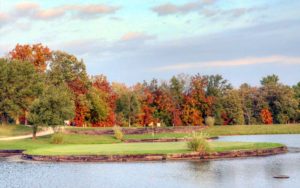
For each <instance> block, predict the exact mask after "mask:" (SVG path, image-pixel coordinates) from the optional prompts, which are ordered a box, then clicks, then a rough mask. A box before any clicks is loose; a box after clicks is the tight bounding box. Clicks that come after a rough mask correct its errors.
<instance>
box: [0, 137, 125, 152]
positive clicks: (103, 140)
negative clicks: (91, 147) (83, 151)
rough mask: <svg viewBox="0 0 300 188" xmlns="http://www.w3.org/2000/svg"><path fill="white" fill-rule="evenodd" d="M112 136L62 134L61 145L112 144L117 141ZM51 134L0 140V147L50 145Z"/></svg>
mask: <svg viewBox="0 0 300 188" xmlns="http://www.w3.org/2000/svg"><path fill="white" fill-rule="evenodd" d="M119 142H120V141H119V140H116V139H115V138H114V137H113V136H109V135H101V136H93V135H80V134H72V135H63V145H77V144H112V143H119ZM51 146H53V144H51V136H44V137H38V138H37V139H36V140H32V139H22V140H10V141H0V150H1V149H23V150H28V149H36V148H41V147H51Z"/></svg>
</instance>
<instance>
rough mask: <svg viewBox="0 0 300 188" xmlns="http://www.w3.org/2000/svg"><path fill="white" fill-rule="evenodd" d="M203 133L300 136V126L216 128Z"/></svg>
mask: <svg viewBox="0 0 300 188" xmlns="http://www.w3.org/2000/svg"><path fill="white" fill-rule="evenodd" d="M203 132H205V133H207V134H209V135H210V136H222V135H223V136H225V135H257V134H300V124H289V125H235V126H230V125H228V126H214V127H208V128H206V129H204V130H203Z"/></svg>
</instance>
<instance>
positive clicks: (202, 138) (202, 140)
mask: <svg viewBox="0 0 300 188" xmlns="http://www.w3.org/2000/svg"><path fill="white" fill-rule="evenodd" d="M207 138H208V135H207V134H203V133H202V132H201V133H200V134H196V133H195V132H193V135H192V139H191V140H190V141H189V142H188V143H187V145H188V148H189V149H190V150H191V151H196V152H199V153H201V154H205V153H207V152H208V151H209V145H208V142H207V141H206V139H207Z"/></svg>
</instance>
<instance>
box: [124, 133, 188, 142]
mask: <svg viewBox="0 0 300 188" xmlns="http://www.w3.org/2000/svg"><path fill="white" fill-rule="evenodd" d="M190 136H191V134H188V133H159V134H130V135H125V137H124V138H125V139H126V140H128V139H158V138H184V137H190Z"/></svg>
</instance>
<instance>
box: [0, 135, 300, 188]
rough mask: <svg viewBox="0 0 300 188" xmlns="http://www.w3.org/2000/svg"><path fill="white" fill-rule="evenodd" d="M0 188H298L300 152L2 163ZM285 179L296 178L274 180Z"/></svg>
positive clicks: (297, 139)
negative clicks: (208, 157) (135, 160)
mask: <svg viewBox="0 0 300 188" xmlns="http://www.w3.org/2000/svg"><path fill="white" fill-rule="evenodd" d="M220 140H227V141H235V140H237V141H239V140H242V141H245V140H247V141H272V142H282V141H284V142H285V143H286V144H287V145H288V146H293V147H297V146H298V147H299V146H300V135H285V136H284V139H283V136H282V135H275V136H274V135H272V136H243V137H241V136H235V137H222V138H221V139H220ZM0 169H1V173H0V187H25V188H26V187H30V188H31V187H33V188H35V187H51V188H52V187H64V188H69V187H70V188H71V187H72V188H74V187H109V188H114V187H130V188H132V187H164V188H165V187H172V188H177V187H178V188H181V187H187V188H194V187H222V188H224V187H251V188H253V187H298V185H300V153H288V154H283V155H276V156H271V157H262V158H247V159H234V160H232V159H226V160H215V161H185V162H184V161H179V162H138V163H40V162H39V163H36V162H21V161H20V160H18V159H9V160H4V159H0ZM279 174H285V175H288V176H290V179H284V180H283V179H274V178H273V176H274V175H279Z"/></svg>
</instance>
